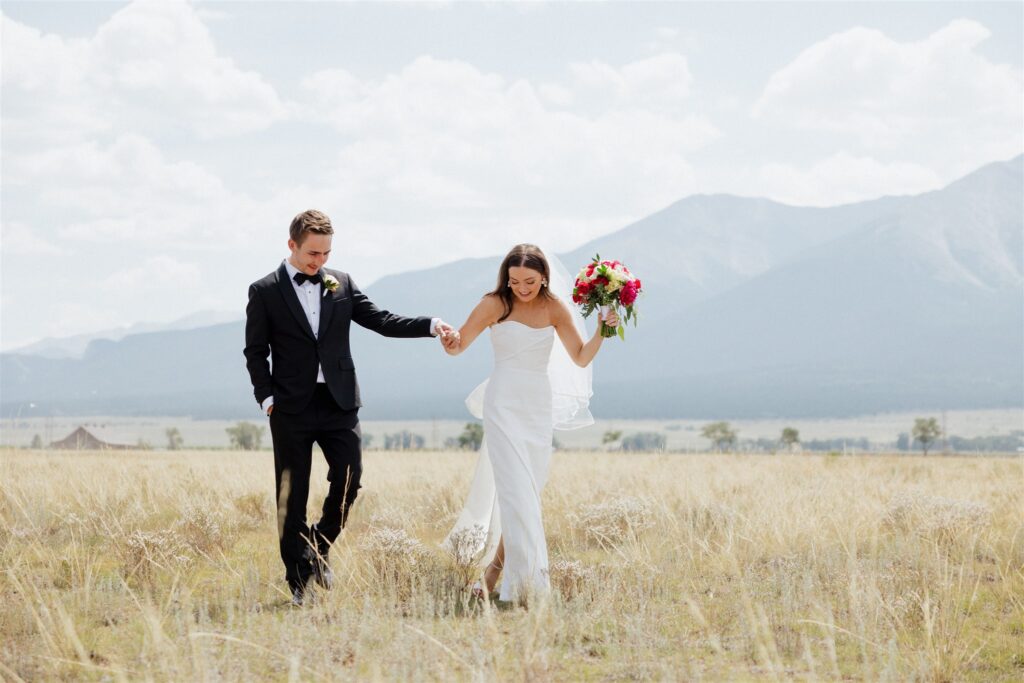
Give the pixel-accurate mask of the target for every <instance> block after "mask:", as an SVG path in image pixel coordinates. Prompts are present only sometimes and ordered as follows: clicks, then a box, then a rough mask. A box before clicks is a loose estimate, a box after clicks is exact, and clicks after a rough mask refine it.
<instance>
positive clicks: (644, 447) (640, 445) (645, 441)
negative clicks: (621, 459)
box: [621, 432, 665, 451]
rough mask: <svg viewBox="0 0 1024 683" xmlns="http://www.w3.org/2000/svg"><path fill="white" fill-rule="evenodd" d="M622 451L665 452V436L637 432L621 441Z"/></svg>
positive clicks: (656, 433) (655, 433)
mask: <svg viewBox="0 0 1024 683" xmlns="http://www.w3.org/2000/svg"><path fill="white" fill-rule="evenodd" d="M621 448H622V450H624V451H663V450H665V435H664V434H659V433H658V432H637V433H636V434H630V435H629V436H626V437H623V439H622V445H621Z"/></svg>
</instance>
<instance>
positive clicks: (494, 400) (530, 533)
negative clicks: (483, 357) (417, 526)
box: [444, 320, 555, 600]
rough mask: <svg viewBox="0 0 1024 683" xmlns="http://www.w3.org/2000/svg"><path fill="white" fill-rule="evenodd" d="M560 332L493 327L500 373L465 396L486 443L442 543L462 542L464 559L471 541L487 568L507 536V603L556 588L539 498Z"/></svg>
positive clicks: (503, 585)
mask: <svg viewBox="0 0 1024 683" xmlns="http://www.w3.org/2000/svg"><path fill="white" fill-rule="evenodd" d="M554 329H555V328H553V327H550V326H549V327H542V328H533V327H529V326H528V325H524V324H523V323H520V322H516V321H511V320H506V321H504V322H501V323H498V324H496V325H493V326H491V329H490V337H491V345H492V347H493V349H494V370H493V371H492V373H491V376H490V378H488V380H487V381H485V382H484V383H483V384H481V385H480V386H479V387H477V389H476V390H475V391H474V392H473V393H472V394H471V395H470V397H469V398H468V399H466V404H467V406H468V407H469V409H470V412H471V413H473V414H474V415H476V416H477V417H482V419H483V423H484V440H483V445H482V446H481V448H480V457H479V460H478V462H477V468H476V472H475V473H474V476H473V483H472V485H471V486H470V493H469V497H468V498H467V501H466V506H465V507H464V509H463V510H462V512H461V514H460V515H459V518H458V521H457V522H456V524H455V527H454V528H453V529H452V532H451V533H450V534H449V535H448V537H447V538H446V539H445V543H444V544H445V545H446V546H448V547H449V548H450V549H451V548H452V547H453V543H455V544H460V545H461V552H462V554H465V552H466V542H467V539H470V538H472V539H473V540H472V542H471V544H472V554H473V555H474V556H475V558H476V559H477V560H478V561H479V562H480V563H482V564H485V563H486V562H489V561H490V559H491V557H493V555H494V551H495V549H496V548H497V544H498V540H499V536H500V537H502V538H504V541H505V566H504V569H503V578H502V582H501V595H500V599H501V600H517V599H520V598H522V597H524V596H525V595H526V594H537V593H544V592H547V591H548V590H549V586H550V584H549V581H548V548H547V541H546V539H545V537H544V521H543V515H542V512H541V504H540V499H541V491H543V489H544V484H545V483H546V482H547V477H548V467H549V466H550V463H551V444H552V437H553V429H554V414H553V412H552V391H551V384H550V382H549V377H548V364H549V359H550V358H551V351H552V344H553V343H555V334H554ZM474 533H475V535H474Z"/></svg>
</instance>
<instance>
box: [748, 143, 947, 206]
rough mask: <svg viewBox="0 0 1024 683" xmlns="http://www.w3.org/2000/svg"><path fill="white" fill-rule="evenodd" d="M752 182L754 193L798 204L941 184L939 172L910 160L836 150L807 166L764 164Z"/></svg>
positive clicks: (901, 192)
mask: <svg viewBox="0 0 1024 683" xmlns="http://www.w3.org/2000/svg"><path fill="white" fill-rule="evenodd" d="M752 182H753V184H754V185H755V186H756V187H757V188H758V192H757V194H758V195H760V196H765V197H771V198H772V199H775V200H777V201H780V202H783V203H786V204H794V205H797V206H835V205H836V204H845V203H851V202H857V201H863V200H867V199H874V198H876V197H880V196H884V195H904V194H919V193H921V192H928V191H930V190H935V189H938V188H939V187H942V185H943V184H944V183H943V182H942V179H941V178H940V177H939V175H938V174H937V173H936V172H935V171H933V170H931V169H929V168H927V167H924V166H921V165H919V164H913V163H902V162H894V163H882V162H879V161H877V160H876V159H872V158H870V157H863V156H854V155H852V154H849V153H847V152H839V153H837V154H834V155H832V156H830V157H828V158H827V159H824V160H822V161H819V162H817V163H815V164H813V165H812V166H810V167H809V168H800V167H797V166H794V165H791V164H781V163H773V164H765V165H764V166H762V167H761V168H760V170H759V171H758V173H757V175H756V177H755V178H753V179H752Z"/></svg>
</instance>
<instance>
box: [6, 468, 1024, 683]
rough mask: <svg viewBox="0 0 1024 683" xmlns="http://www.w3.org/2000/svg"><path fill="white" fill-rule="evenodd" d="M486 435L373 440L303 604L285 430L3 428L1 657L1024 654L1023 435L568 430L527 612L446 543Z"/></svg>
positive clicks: (744, 671)
mask: <svg viewBox="0 0 1024 683" xmlns="http://www.w3.org/2000/svg"><path fill="white" fill-rule="evenodd" d="M474 458H475V455H473V454H468V453H437V452H423V453H408V452H407V453H387V452H371V453H368V454H367V458H366V474H365V475H364V482H365V488H364V489H363V492H362V495H361V496H360V498H359V501H358V502H357V504H356V507H355V509H354V511H353V515H352V518H351V521H350V525H349V528H348V529H347V531H346V532H345V534H344V535H343V536H342V539H341V540H340V544H339V547H337V548H336V549H335V551H334V552H333V553H332V556H331V561H332V565H333V568H334V571H335V575H336V582H337V585H336V587H335V589H334V590H333V591H330V592H326V593H318V594H317V595H316V600H315V601H314V603H313V604H312V605H308V606H305V607H302V608H298V609H296V608H292V607H291V606H290V605H289V602H288V596H287V595H286V593H285V592H284V584H283V581H282V576H281V575H282V568H281V566H280V560H279V559H278V555H277V545H276V532H275V513H274V509H273V506H272V502H271V501H272V496H271V492H272V486H273V467H272V461H271V456H270V455H269V454H268V453H257V454H244V453H225V452H203V451H190V452H178V453H173V452H138V453H134V452H128V453H118V454H110V453H56V452H45V451H44V452H39V451H16V450H0V567H2V573H0V680H10V681H18V680H26V681H28V680H53V679H85V680H142V679H151V680H174V681H212V680H253V679H263V680H303V681H306V680H311V681H314V680H373V679H385V680H393V679H400V680H494V679H499V680H524V679H526V680H623V679H624V680H637V679H671V680H723V679H724V680H779V679H784V680H813V681H819V680H870V681H875V680H881V681H908V680H921V681H959V680H966V681H1019V680H1022V678H1024V645H1022V643H1024V521H1022V519H1024V514H1022V513H1024V509H1022V496H1024V467H1022V465H1024V461H1022V460H1021V459H1020V458H1015V459H1011V458H991V459H989V458H944V457H935V458H921V457H837V456H741V455H710V454H709V455H675V456H672V455H656V454H651V455H622V454H607V453H573V452H569V453H558V454H557V455H556V459H555V461H554V465H553V468H552V475H551V479H550V482H549V484H548V487H547V489H546V491H545V498H544V504H545V524H546V527H547V530H548V542H549V546H550V549H551V556H552V565H551V577H552V583H553V586H554V592H553V594H552V596H551V598H550V599H549V600H541V601H534V602H533V603H531V604H530V605H529V607H528V608H527V609H524V608H522V607H514V606H507V605H503V604H500V603H484V604H477V603H475V602H473V601H472V600H471V599H470V596H469V594H468V591H467V590H466V588H465V586H466V583H467V582H468V581H469V580H470V578H471V575H472V570H471V569H469V568H467V567H460V566H458V565H456V564H455V563H454V562H453V561H452V560H451V559H450V558H448V557H447V556H446V555H445V554H444V553H443V552H442V551H441V550H440V549H439V548H438V547H437V543H438V542H439V541H440V539H441V538H443V536H444V534H445V533H446V532H447V530H448V528H449V526H450V524H451V523H452V521H453V519H454V517H455V514H456V513H457V511H458V509H459V507H460V505H461V501H462V496H463V494H464V493H465V491H466V489H467V487H468V483H469V478H470V475H471V473H472V465H473V462H474ZM324 476H325V472H324V467H323V465H322V463H319V464H318V465H317V468H316V469H315V471H314V475H313V479H314V482H315V483H316V485H315V486H314V490H313V496H311V505H310V509H311V511H313V510H315V509H316V506H317V504H318V503H319V502H320V499H321V497H322V495H323V492H324V489H325V486H324V484H325V482H324Z"/></svg>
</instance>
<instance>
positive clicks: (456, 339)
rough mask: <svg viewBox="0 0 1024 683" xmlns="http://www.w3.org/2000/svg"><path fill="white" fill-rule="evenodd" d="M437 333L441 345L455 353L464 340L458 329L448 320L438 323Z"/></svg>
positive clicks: (450, 352) (449, 351)
mask: <svg viewBox="0 0 1024 683" xmlns="http://www.w3.org/2000/svg"><path fill="white" fill-rule="evenodd" d="M437 333H438V334H437V338H438V339H439V340H440V341H441V346H442V347H444V350H445V351H446V352H447V353H449V354H452V355H454V353H455V352H457V350H458V348H459V346H460V345H461V342H462V338H461V337H460V335H459V332H458V330H456V329H455V328H454V327H452V326H451V325H449V324H448V323H446V322H440V323H438V324H437Z"/></svg>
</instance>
